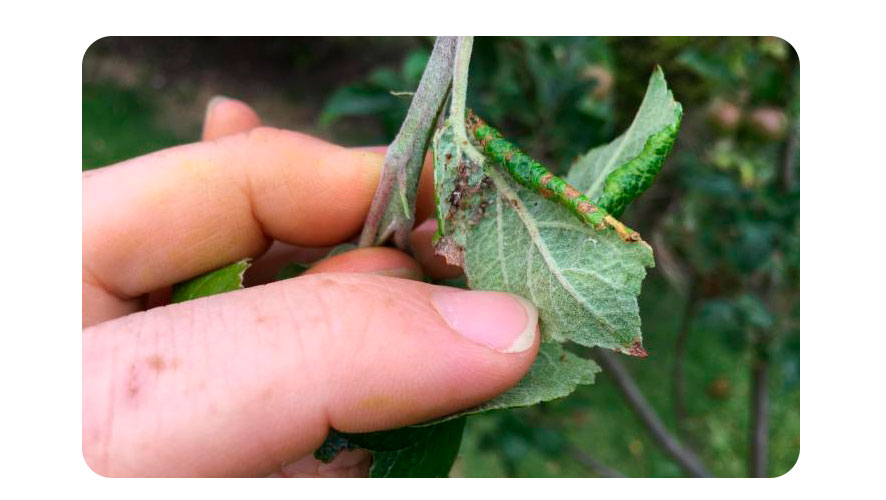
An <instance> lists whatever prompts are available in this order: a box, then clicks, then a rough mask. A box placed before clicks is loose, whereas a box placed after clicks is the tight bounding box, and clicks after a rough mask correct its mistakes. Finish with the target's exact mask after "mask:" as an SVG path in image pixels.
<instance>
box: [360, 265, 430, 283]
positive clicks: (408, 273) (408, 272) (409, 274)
mask: <svg viewBox="0 0 886 500" xmlns="http://www.w3.org/2000/svg"><path fill="white" fill-rule="evenodd" d="M372 274H377V275H379V276H389V277H391V278H403V279H407V280H416V281H421V280H422V275H421V273H419V272H418V271H416V270H414V269H409V268H407V267H401V268H397V269H383V270H381V271H374V272H373V273H372Z"/></svg>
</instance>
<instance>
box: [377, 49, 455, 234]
mask: <svg viewBox="0 0 886 500" xmlns="http://www.w3.org/2000/svg"><path fill="white" fill-rule="evenodd" d="M455 45H456V38H455V37H446V36H441V37H438V38H437V41H436V42H435V44H434V50H433V52H431V58H430V59H429V60H428V65H427V66H426V67H425V72H424V74H423V75H422V77H421V81H420V82H419V84H418V89H417V90H416V91H415V96H414V97H413V98H412V103H411V104H410V105H409V111H407V113H406V118H405V119H404V120H403V125H401V126H400V131H399V132H398V133H397V137H396V138H395V139H394V142H392V143H391V145H390V146H389V147H388V150H387V153H386V154H385V162H384V168H383V170H382V174H381V179H380V180H379V183H378V188H377V189H376V191H375V197H374V198H373V200H372V206H371V207H370V209H369V214H368V215H367V217H366V222H365V223H364V225H363V233H362V234H361V235H360V246H361V247H367V246H372V245H381V244H383V243H384V242H385V241H386V240H387V239H388V238H389V237H391V236H392V235H393V237H394V243H395V244H396V245H397V247H399V248H401V249H407V248H408V247H409V233H410V231H412V226H413V223H414V222H415V196H416V191H417V186H418V180H419V177H420V176H421V170H422V166H423V165H424V159H425V153H426V152H427V149H428V145H429V144H430V141H431V135H432V134H433V131H434V126H435V125H436V123H437V117H438V115H439V113H440V112H441V111H442V109H443V104H444V102H445V101H446V95H447V94H448V93H449V87H450V85H451V83H452V68H453V60H454V58H455ZM395 196H396V198H395Z"/></svg>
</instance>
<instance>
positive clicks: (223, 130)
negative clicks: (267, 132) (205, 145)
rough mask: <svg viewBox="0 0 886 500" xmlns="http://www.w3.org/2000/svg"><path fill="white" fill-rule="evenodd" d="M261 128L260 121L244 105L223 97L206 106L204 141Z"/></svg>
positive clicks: (216, 97) (254, 113) (216, 98)
mask: <svg viewBox="0 0 886 500" xmlns="http://www.w3.org/2000/svg"><path fill="white" fill-rule="evenodd" d="M259 126H261V119H259V117H258V114H256V112H255V111H253V110H252V108H251V107H249V106H248V105H247V104H246V103H244V102H242V101H238V100H236V99H231V98H229V97H224V96H215V97H213V98H212V99H210V100H209V104H207V105H206V117H205V118H204V119H203V133H202V138H203V140H204V141H212V140H215V139H218V138H219V137H225V136H228V135H234V134H239V133H240V132H246V131H247V130H252V129H254V128H256V127H259Z"/></svg>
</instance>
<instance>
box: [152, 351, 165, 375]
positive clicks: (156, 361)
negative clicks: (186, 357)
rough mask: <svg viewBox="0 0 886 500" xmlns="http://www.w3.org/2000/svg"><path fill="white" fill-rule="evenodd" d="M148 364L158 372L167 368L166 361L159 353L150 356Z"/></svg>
mask: <svg viewBox="0 0 886 500" xmlns="http://www.w3.org/2000/svg"><path fill="white" fill-rule="evenodd" d="M148 366H150V367H151V369H152V370H154V371H156V372H162V371H163V370H165V369H166V361H165V360H164V359H163V357H162V356H160V355H159V354H155V355H153V356H150V357H149V358H148Z"/></svg>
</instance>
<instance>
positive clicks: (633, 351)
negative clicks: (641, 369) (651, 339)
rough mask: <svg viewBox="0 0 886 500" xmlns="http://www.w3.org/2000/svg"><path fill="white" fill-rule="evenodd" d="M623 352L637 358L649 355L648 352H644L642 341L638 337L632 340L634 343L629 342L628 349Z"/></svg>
mask: <svg viewBox="0 0 886 500" xmlns="http://www.w3.org/2000/svg"><path fill="white" fill-rule="evenodd" d="M625 354H628V355H630V356H637V357H638V358H645V357H646V356H648V355H649V353H647V352H646V349H644V348H643V341H642V340H640V339H636V340H634V343H633V344H631V346H630V347H628V349H627V350H626V351H625Z"/></svg>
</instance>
